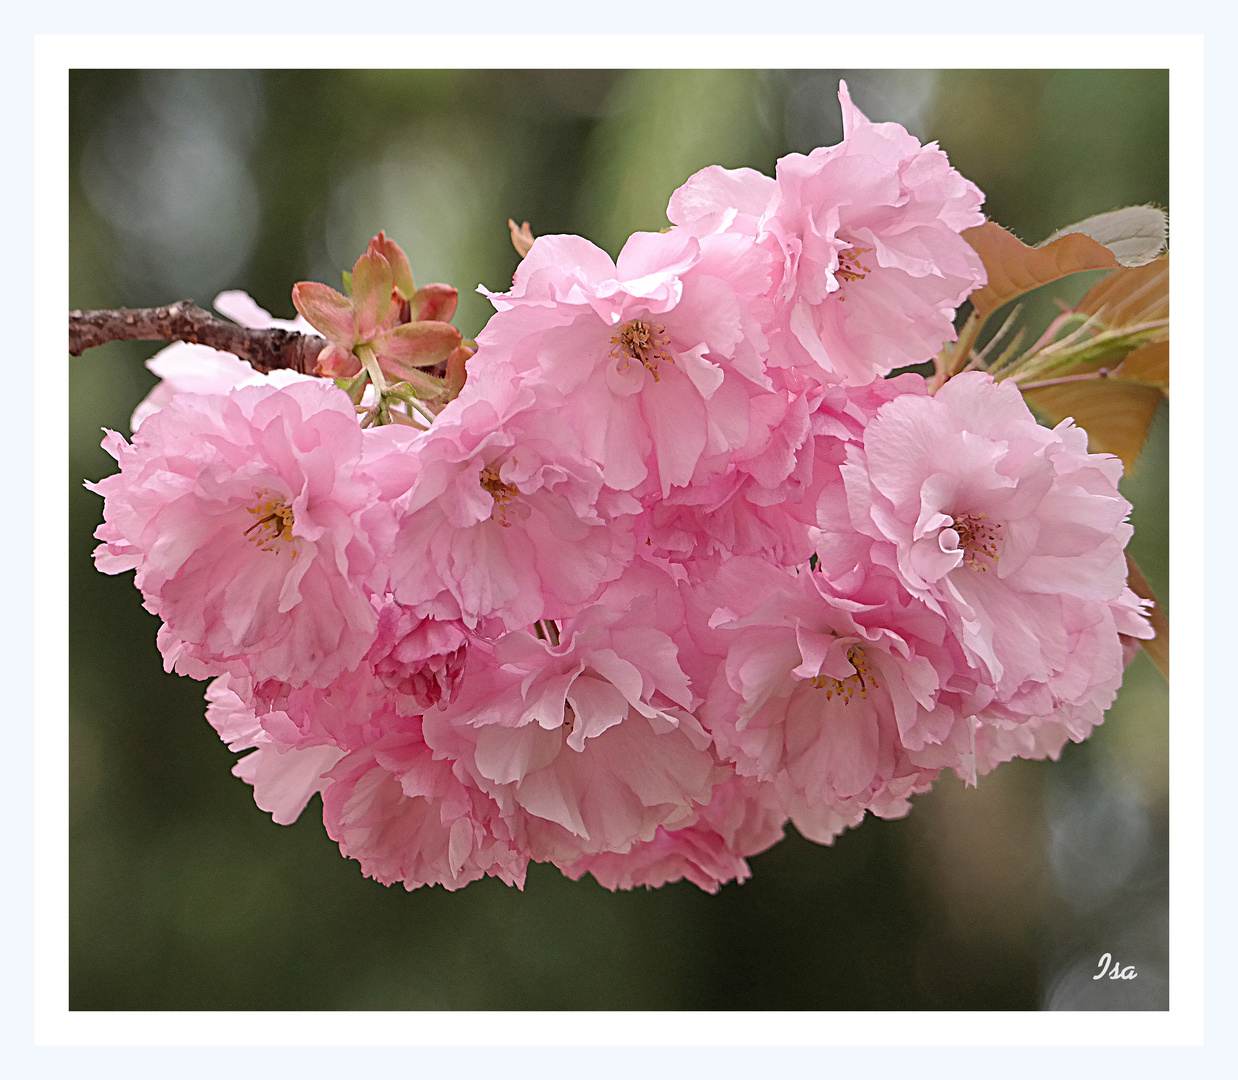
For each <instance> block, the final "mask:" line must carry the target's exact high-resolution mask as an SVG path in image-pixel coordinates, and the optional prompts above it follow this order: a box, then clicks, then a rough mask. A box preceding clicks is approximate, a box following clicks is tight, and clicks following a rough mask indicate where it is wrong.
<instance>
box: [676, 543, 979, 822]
mask: <svg viewBox="0 0 1238 1080" xmlns="http://www.w3.org/2000/svg"><path fill="white" fill-rule="evenodd" d="M690 596H691V604H692V606H693V608H694V609H695V610H696V612H697V615H696V621H695V623H694V634H695V636H696V637H697V638H698V641H699V642H700V644H701V647H702V649H703V650H705V651H706V652H713V653H714V654H715V655H717V656H718V657H719V663H718V667H717V674H716V676H715V678H714V680H713V683H712V685H711V686H710V688H709V691H708V694H707V695H706V700H705V703H704V705H703V706H702V709H701V712H700V716H701V719H702V721H703V723H704V724H705V726H706V727H707V728H708V729H709V731H710V733H711V734H712V735H713V737H714V742H715V745H716V747H717V749H718V753H719V754H720V755H721V756H722V757H723V758H724V759H725V760H729V761H733V762H735V764H736V768H737V770H738V772H739V773H740V774H741V775H744V776H751V777H754V778H756V779H757V780H760V781H764V782H770V783H776V784H779V785H780V786H781V788H782V790H783V791H784V792H785V793H786V794H788V795H789V796H791V797H792V800H791V802H790V803H789V805H790V808H791V815H792V820H794V821H796V823H797V825H798V824H799V822H800V819H801V817H808V818H810V819H815V818H817V817H819V814H818V813H817V812H818V811H828V812H829V815H831V818H832V817H833V816H837V817H838V818H839V819H840V820H846V821H852V820H857V818H856V815H862V814H863V812H864V811H865V810H871V811H872V812H873V813H876V814H879V815H881V816H884V817H890V816H900V815H901V814H903V813H905V812H906V811H907V809H908V804H907V801H906V800H907V796H908V795H910V794H912V793H913V792H915V791H922V790H925V789H926V788H927V787H928V786H929V785H930V784H931V782H932V780H933V779H934V778H935V776H936V772H937V767H936V766H922V765H919V764H917V763H916V762H915V761H914V760H913V758H912V756H911V754H910V753H909V750H910V749H915V748H919V747H922V746H924V745H925V744H926V743H929V742H933V743H937V742H940V741H941V740H942V739H945V738H948V737H949V736H950V735H951V733H952V732H953V730H954V728H955V727H956V724H957V723H958V722H959V721H960V720H962V716H960V715H959V713H958V711H956V709H955V707H954V705H955V704H956V703H955V702H952V701H951V700H950V696H951V695H945V694H943V693H942V691H943V690H945V689H946V683H947V681H948V680H949V678H950V676H951V675H952V674H953V669H952V667H951V666H950V665H949V662H948V659H947V660H946V661H945V662H944V663H943V658H942V657H941V656H940V655H938V654H937V652H935V651H934V650H933V649H931V648H923V649H917V646H918V645H920V644H921V642H920V641H919V640H918V639H917V638H916V637H915V636H913V634H912V633H911V631H912V630H914V629H915V625H914V623H910V622H908V623H907V625H906V626H903V625H900V621H906V620H904V619H903V618H902V616H903V615H904V613H903V612H901V611H898V610H896V609H891V608H889V607H885V608H877V607H875V606H874V605H865V604H860V603H856V602H850V601H845V600H841V599H839V598H836V597H832V596H829V595H828V593H825V592H823V591H822V588H821V587H820V582H819V580H818V575H817V574H815V573H812V572H804V573H800V574H798V575H796V574H788V573H787V572H785V571H782V570H779V569H777V568H774V567H771V566H769V565H768V564H766V563H764V562H763V561H761V560H757V559H748V558H737V559H733V560H731V561H729V562H728V563H726V564H725V565H724V566H723V567H722V568H721V570H720V572H719V573H718V575H717V576H716V578H715V579H714V581H713V582H711V583H710V584H708V585H703V586H700V587H698V588H696V589H693V590H691V591H690ZM899 631H902V633H900V632H899ZM929 644H931V642H930V643H929ZM810 827H811V826H810Z"/></svg>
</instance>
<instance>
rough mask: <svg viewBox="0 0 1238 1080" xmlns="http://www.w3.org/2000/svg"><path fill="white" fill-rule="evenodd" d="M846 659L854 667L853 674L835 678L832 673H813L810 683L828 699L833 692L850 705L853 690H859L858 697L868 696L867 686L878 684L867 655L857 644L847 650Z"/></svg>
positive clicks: (853, 694)
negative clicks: (822, 691) (843, 677)
mask: <svg viewBox="0 0 1238 1080" xmlns="http://www.w3.org/2000/svg"><path fill="white" fill-rule="evenodd" d="M847 659H848V660H849V661H850V662H851V666H852V667H853V668H855V674H854V675H848V676H847V677H846V678H845V679H836V678H834V677H833V676H832V675H815V676H813V679H812V684H813V686H815V687H816V688H817V689H818V690H824V691H825V698H826V700H827V701H828V700H829V699H830V698H832V697H833V696H834V695H835V694H837V695H838V696H839V697H841V698H842V699H843V704H844V705H850V704H851V699H852V697H854V696H855V692H856V691H857V690H858V691H859V692H860V697H862V698H866V697H868V688H869V687H870V686H873V687H876V686H877V685H878V683H877V680H876V678H874V676H873V669H872V668H871V667H870V666H869V663H868V657H866V656H865V655H864V650H863V649H861V648H860V646H858V645H852V646H851V648H849V649H848V650H847Z"/></svg>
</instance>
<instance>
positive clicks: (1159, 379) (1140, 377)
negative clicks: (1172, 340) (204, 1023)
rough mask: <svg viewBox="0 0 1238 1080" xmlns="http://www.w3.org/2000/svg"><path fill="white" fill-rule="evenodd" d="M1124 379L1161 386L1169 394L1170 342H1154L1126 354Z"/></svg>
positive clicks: (1123, 367)
mask: <svg viewBox="0 0 1238 1080" xmlns="http://www.w3.org/2000/svg"><path fill="white" fill-rule="evenodd" d="M1122 378H1123V379H1132V380H1134V381H1135V382H1141V383H1150V384H1151V385H1152V386H1159V387H1160V388H1161V390H1163V391H1164V392H1165V393H1166V394H1168V392H1169V342H1168V341H1154V342H1152V343H1151V344H1150V345H1144V346H1143V347H1142V348H1139V349H1136V350H1135V351H1134V352H1130V353H1127V354H1126V359H1125V360H1123V361H1122Z"/></svg>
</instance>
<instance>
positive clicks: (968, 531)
mask: <svg viewBox="0 0 1238 1080" xmlns="http://www.w3.org/2000/svg"><path fill="white" fill-rule="evenodd" d="M983 518H984V514H963V515H961V516H960V517H956V518H954V520H953V524H952V526H951V527H952V528H953V529H954V531H955V532H956V533H958V534H959V550H960V551H962V552H963V564H964V565H965V566H969V567H971V569H973V570H980V571H986V570H988V568H989V566H988V563H987V562H985V561H984V560H985V559H989V560H991V561H992V562H994V563H996V562H999V561H1000V559H1001V556H999V555H998V554H997V541H998V539H999V537H998V534H999V533H1000V532H1001V531H1002V527H1001V526H1000V525H999V524H998V523H997V522H995V521H984V520H982V519H983Z"/></svg>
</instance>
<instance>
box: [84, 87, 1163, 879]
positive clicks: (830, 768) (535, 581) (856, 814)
mask: <svg viewBox="0 0 1238 1080" xmlns="http://www.w3.org/2000/svg"><path fill="white" fill-rule="evenodd" d="M840 98H841V101H842V105H843V110H844V111H843V116H844V123H845V129H844V130H845V135H844V139H843V141H842V142H841V143H840V144H838V145H837V146H833V147H828V148H823V149H819V150H816V151H814V152H813V153H811V154H809V155H807V156H804V155H799V154H793V155H790V156H788V157H786V158H783V159H782V160H781V161H780V162H779V163H778V168H777V174H776V176H775V177H774V178H772V179H771V178H770V177H767V176H764V175H761V174H759V173H756V172H753V171H752V170H747V169H740V170H725V169H721V168H716V167H715V168H709V169H705V170H703V171H702V172H700V173H697V174H696V175H695V176H693V177H692V178H691V179H690V180H689V181H688V182H687V183H686V184H685V185H684V186H683V187H682V188H680V189H679V191H677V192H676V193H675V195H674V197H673V198H672V199H671V203H670V208H669V217H670V220H671V221H672V223H673V227H672V228H671V229H669V230H668V231H666V232H664V233H638V234H636V235H634V236H633V237H632V238H631V239H630V240H629V241H628V243H627V244H626V245H625V246H624V248H623V251H622V252H621V253H620V255H619V257H618V260H617V261H612V260H611V258H610V257H609V256H608V255H607V254H605V253H604V252H603V251H601V250H600V249H598V248H597V247H595V246H593V245H592V244H590V243H589V242H588V241H586V240H584V239H581V238H580V237H576V236H544V237H541V238H539V239H538V240H537V241H536V242H535V243H534V244H533V246H532V249H531V250H530V251H529V252H528V254H527V256H526V257H525V258H524V260H523V261H522V262H521V264H520V266H519V268H518V269H517V271H516V274H515V278H514V281H513V284H512V288H511V290H510V291H509V292H506V293H501V294H493V295H491V297H490V299H491V300H492V302H493V304H494V306H495V308H496V313H495V314H494V316H493V317H492V318H491V319H490V321H489V323H488V324H487V326H486V327H485V329H484V331H483V332H482V333H481V334H480V335H479V337H478V340H477V345H478V348H477V352H476V354H475V355H474V356H472V357H471V358H470V359H469V360H468V365H467V376H468V377H467V382H466V383H465V385H464V388H463V391H462V392H461V393H460V394H459V396H458V397H456V398H455V399H454V400H453V401H452V402H451V403H450V404H448V405H447V407H446V408H445V409H444V410H443V411H442V412H441V413H440V414H439V415H438V416H437V418H436V419H435V420H434V422H433V424H431V425H430V426H429V427H428V428H427V429H426V430H417V429H414V428H412V427H409V426H402V425H390V426H383V427H367V428H363V427H362V426H361V425H359V423H358V420H357V409H356V408H355V407H354V403H353V401H352V400H350V398H349V396H348V395H347V394H346V393H345V392H344V391H342V390H340V389H338V388H337V387H336V385H335V384H334V383H333V382H332V381H330V380H327V379H315V378H308V377H299V376H290V375H283V376H282V377H280V378H278V379H277V378H274V377H272V378H267V377H262V376H255V375H253V373H252V372H247V369H245V368H244V366H243V365H241V364H240V363H239V361H238V362H236V367H235V368H230V367H228V366H227V360H226V359H221V358H219V354H212V355H213V357H214V360H213V363H214V364H215V367H213V368H211V372H212V374H211V375H210V376H209V377H205V378H204V377H203V376H202V374H201V373H202V370H203V368H202V367H201V366H200V363H199V361H200V359H201V358H200V356H199V353H200V352H207V353H209V350H200V349H198V348H197V347H193V346H178V347H174V348H176V349H178V350H179V352H178V353H177V354H176V355H177V357H178V358H179V359H178V360H176V361H174V360H173V359H172V358H171V356H170V355H169V354H170V353H171V352H172V350H168V353H167V354H165V357H167V359H166V360H165V361H164V362H163V367H162V369H161V368H160V367H159V366H158V365H159V363H160V361H159V360H158V359H157V360H156V363H155V366H156V370H158V371H160V373H161V374H163V375H164V376H165V382H164V383H163V384H162V386H161V387H160V388H159V389H158V390H157V391H156V393H155V397H154V398H153V399H152V401H151V402H148V403H146V404H145V405H144V407H143V409H142V410H141V421H140V426H138V427H137V430H136V434H135V435H134V437H133V440H132V442H126V441H125V440H124V439H123V438H121V437H120V436H119V435H116V434H114V433H109V435H108V437H107V439H106V440H105V443H104V445H105V447H106V448H107V449H108V450H109V452H111V453H112V454H113V455H114V456H115V457H116V459H117V461H118V462H119V465H120V471H119V472H118V473H117V474H115V475H113V476H110V477H108V478H106V479H104V480H102V481H100V482H99V483H98V484H97V485H94V489H95V490H96V491H98V492H99V493H100V494H102V495H103V496H104V497H105V499H106V504H105V508H104V518H105V521H104V524H103V525H102V526H101V527H100V529H99V531H98V533H97V535H98V537H99V539H100V540H101V541H102V543H101V544H100V546H99V548H98V550H97V552H96V561H97V564H98V566H99V568H100V569H101V570H103V571H105V572H108V573H117V572H120V571H124V570H130V569H133V570H135V571H136V584H137V586H138V588H139V589H140V590H141V592H142V595H143V598H144V601H145V605H146V607H147V608H148V609H149V610H150V611H152V612H153V613H155V614H156V615H158V616H159V618H160V619H161V620H162V622H163V627H162V629H161V631H160V634H159V646H160V649H161V650H162V652H163V655H164V658H165V661H166V664H167V666H168V668H169V670H175V671H177V672H180V673H183V674H187V675H190V676H193V677H195V678H211V679H213V680H214V681H213V682H212V683H211V684H210V688H209V689H208V691H207V698H208V701H209V708H208V710H207V716H208V719H209V720H210V721H211V723H212V724H213V725H214V726H215V728H216V729H217V730H218V732H219V734H220V735H221V736H222V737H223V738H224V739H225V740H226V741H227V742H228V744H229V745H230V746H231V748H232V749H234V750H248V749H252V752H251V753H249V754H248V755H247V756H246V757H244V758H242V759H241V760H240V761H239V763H238V764H237V766H236V769H235V772H236V774H237V775H238V776H240V777H241V778H242V779H244V780H245V781H247V782H248V783H250V784H252V785H253V787H254V795H255V799H256V800H257V803H258V805H259V806H260V807H262V808H263V809H264V810H266V811H269V812H270V813H271V814H272V815H273V817H274V819H275V820H276V821H277V822H282V823H286V822H290V821H292V820H294V819H295V818H296V817H297V816H298V815H299V814H300V813H301V811H302V810H303V809H304V808H305V806H306V804H307V802H308V801H309V799H310V797H311V796H312V795H313V794H314V793H315V792H318V793H321V795H322V802H323V807H324V818H325V823H326V828H327V831H328V833H329V834H330V835H331V836H332V838H333V839H335V840H337V841H338V842H339V844H340V848H341V850H342V851H343V852H344V854H345V855H348V856H350V857H352V858H354V859H357V860H358V861H359V862H360V863H361V865H362V868H363V870H364V872H365V873H366V874H367V875H369V876H371V877H374V878H376V879H377V880H379V881H382V882H384V883H391V882H396V881H402V882H403V883H404V884H405V885H406V887H408V888H410V889H411V888H414V887H416V886H419V885H423V884H441V885H444V886H446V887H447V888H449V889H454V888H458V887H460V886H462V885H464V884H466V883H468V882H470V881H473V880H476V879H478V878H480V877H482V876H483V875H487V874H491V875H494V876H497V877H499V878H501V879H502V880H504V881H506V882H508V883H511V884H516V885H521V884H522V883H523V880H524V876H525V872H526V868H527V865H528V863H529V861H530V860H534V861H539V862H543V861H544V862H552V863H554V864H555V865H556V866H558V867H560V868H561V869H562V870H563V872H564V873H566V874H568V875H569V876H570V877H572V878H574V879H576V878H579V877H581V876H582V875H583V874H585V873H591V874H593V875H594V877H595V878H597V880H598V881H600V882H601V883H602V884H603V885H605V886H607V887H609V888H632V887H633V886H636V885H647V886H657V885H661V884H663V883H665V882H669V881H674V880H678V879H680V878H687V879H688V880H690V881H693V882H695V883H696V884H697V885H699V886H700V887H701V888H704V889H708V890H711V891H712V890H716V889H717V888H718V887H719V886H720V885H721V884H722V883H724V882H726V881H729V880H735V879H738V880H743V879H744V878H746V877H747V876H749V870H748V866H747V863H746V862H745V858H746V857H748V856H751V855H753V854H755V853H757V852H760V851H762V850H764V849H766V848H768V847H769V846H770V845H772V844H774V843H775V842H776V841H778V840H779V839H780V838H781V837H782V835H783V831H784V829H785V827H786V824H787V822H788V821H790V822H792V823H794V825H795V826H796V828H797V829H799V831H800V832H801V833H803V834H804V835H805V836H808V837H811V838H812V839H814V840H817V841H820V842H823V843H828V842H830V841H831V840H832V839H833V838H834V837H835V836H836V835H837V834H838V833H839V832H840V831H842V830H843V829H845V828H847V827H848V826H851V825H855V824H856V823H858V822H859V821H860V820H861V819H862V818H863V817H864V815H865V813H866V812H872V813H873V814H876V815H879V816H881V817H898V816H900V815H902V814H905V813H906V812H907V810H908V809H909V801H908V800H909V797H910V796H911V795H912V794H914V793H916V792H921V791H924V790H925V789H927V788H928V787H929V786H930V785H931V784H932V782H933V780H934V779H935V778H936V776H937V775H938V773H939V772H940V771H941V770H942V769H952V770H954V771H955V772H956V773H957V774H959V775H960V776H962V777H964V778H966V779H969V780H974V778H975V777H976V775H977V774H979V773H983V772H985V771H987V770H989V769H991V768H992V767H994V766H995V765H996V764H998V763H999V762H1002V761H1005V760H1008V759H1010V758H1012V757H1043V756H1046V755H1056V754H1057V753H1058V752H1059V751H1060V749H1061V747H1062V746H1063V744H1064V743H1065V741H1066V740H1067V739H1073V740H1079V739H1083V738H1085V737H1086V736H1087V735H1088V733H1089V732H1090V730H1091V729H1092V727H1093V726H1094V725H1095V724H1097V723H1099V722H1100V721H1101V719H1102V715H1103V712H1104V710H1105V708H1106V707H1107V706H1108V705H1109V704H1110V703H1111V702H1112V700H1113V697H1114V694H1115V692H1116V690H1117V687H1118V685H1119V683H1120V680H1121V677H1122V671H1123V666H1124V657H1125V656H1129V652H1130V644H1131V641H1130V639H1132V638H1141V637H1149V636H1151V631H1150V629H1149V627H1148V625H1147V621H1146V618H1145V616H1144V612H1143V606H1142V601H1140V600H1138V599H1137V598H1136V597H1135V596H1134V595H1133V593H1132V592H1131V591H1130V590H1129V589H1128V588H1127V584H1126V564H1125V561H1124V555H1123V549H1124V547H1125V544H1126V541H1127V539H1128V538H1129V536H1130V533H1131V528H1130V526H1129V525H1128V524H1127V523H1126V518H1127V515H1128V513H1129V510H1130V506H1129V504H1128V503H1127V502H1126V501H1125V500H1124V499H1123V498H1122V496H1121V495H1120V494H1119V493H1118V489H1117V482H1118V478H1119V475H1120V472H1121V464H1120V462H1119V461H1118V460H1117V459H1115V458H1113V457H1110V456H1106V455H1096V454H1089V453H1088V452H1087V439H1086V435H1085V433H1084V432H1083V431H1081V430H1079V429H1078V428H1076V427H1074V426H1073V424H1072V423H1070V422H1069V421H1067V422H1066V423H1064V424H1061V425H1059V426H1058V427H1057V428H1054V429H1052V430H1049V429H1047V428H1044V427H1042V426H1040V425H1038V424H1037V423H1036V421H1035V420H1034V419H1033V417H1032V416H1031V414H1030V413H1029V412H1028V410H1027V408H1026V406H1025V405H1024V403H1023V400H1022V397H1021V395H1020V393H1019V391H1018V390H1017V388H1016V387H1015V386H1014V385H1012V384H1010V383H995V382H994V381H993V380H992V379H991V378H990V377H989V376H988V375H987V374H985V373H982V372H970V373H966V374H962V375H959V376H957V377H955V378H953V379H951V380H949V381H948V382H946V383H945V384H944V386H942V387H941V389H940V390H939V391H938V392H937V393H935V394H932V395H930V394H929V392H928V388H927V386H926V383H925V380H924V379H923V378H921V377H920V376H918V375H914V374H904V375H901V376H898V377H895V378H885V376H887V375H888V374H889V373H890V372H891V371H892V370H893V369H895V368H897V367H902V366H906V365H909V364H914V363H917V362H922V361H924V360H926V359H929V358H931V357H932V356H933V355H934V354H935V353H936V352H937V350H938V349H939V348H940V346H941V345H942V343H943V342H944V341H946V340H949V339H951V338H953V329H952V318H953V314H954V311H955V309H956V307H957V306H958V305H959V304H960V303H961V302H962V301H963V299H964V298H965V297H966V296H967V295H968V294H969V293H970V292H971V291H972V290H973V289H975V288H977V287H978V286H979V285H981V284H982V283H983V282H984V280H985V275H984V269H983V266H982V264H981V263H980V260H979V258H978V257H977V255H976V254H975V252H974V251H973V250H972V249H971V247H970V246H969V245H968V244H967V243H966V241H965V240H964V239H963V238H962V237H961V236H960V233H961V231H962V230H964V229H966V228H969V227H971V226H973V225H977V224H979V223H980V222H981V221H982V220H983V218H982V215H981V213H980V204H981V201H982V196H981V193H980V192H979V191H978V190H977V189H976V187H975V186H974V185H972V184H971V183H969V182H968V181H967V180H965V179H964V178H963V177H962V176H960V175H959V174H958V173H957V172H956V171H955V170H954V169H952V168H951V167H950V165H949V163H948V162H947V160H946V157H945V155H944V154H943V153H942V152H941V151H940V150H938V149H937V148H936V147H935V146H921V145H920V144H919V142H918V141H917V140H916V139H914V138H913V137H912V136H910V135H909V134H908V133H907V132H906V131H905V130H904V129H902V128H901V127H899V126H898V125H896V124H873V123H870V122H869V121H868V120H867V119H865V118H864V117H863V116H862V115H861V114H860V113H859V112H858V111H857V110H856V109H855V108H854V107H853V106H852V104H851V102H850V99H849V98H848V96H847V94H846V89H845V87H844V88H843V89H842V92H841V93H840ZM227 302H228V303H230V304H232V305H233V307H237V306H238V305H240V304H241V303H242V301H241V300H240V299H238V298H237V297H236V296H235V294H234V295H232V296H231V297H230V298H229V299H228V301H227ZM241 316H247V317H248V318H250V319H251V320H252V319H254V318H256V317H257V316H256V315H255V313H254V312H252V311H250V312H241V313H240V314H239V315H238V318H240V317H241ZM242 321H244V320H243V319H242ZM350 325H351V324H350ZM191 371H196V372H197V377H198V379H199V380H200V381H199V384H198V385H196V386H190V385H187V382H188V380H189V379H190V378H191V377H192V375H191V374H187V373H190V372H191ZM212 379H213V380H214V384H213V391H214V392H201V391H204V390H205V391H209V390H211V389H212V386H211V385H210V383H211V380H212ZM203 382H205V383H207V384H208V385H206V386H204V385H202V383H203ZM242 383H245V384H246V385H242Z"/></svg>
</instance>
